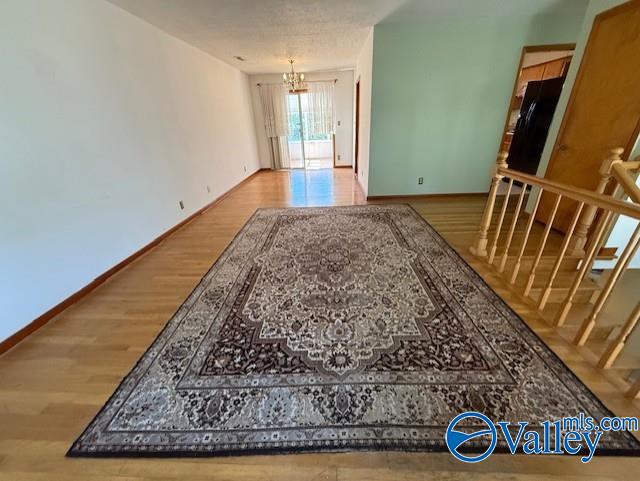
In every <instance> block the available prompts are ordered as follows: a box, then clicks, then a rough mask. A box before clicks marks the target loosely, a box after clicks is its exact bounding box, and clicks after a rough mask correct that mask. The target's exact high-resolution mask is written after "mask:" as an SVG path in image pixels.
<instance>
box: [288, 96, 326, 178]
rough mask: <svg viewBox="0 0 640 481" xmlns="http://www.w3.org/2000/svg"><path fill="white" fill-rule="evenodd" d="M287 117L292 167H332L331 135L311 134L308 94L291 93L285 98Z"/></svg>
mask: <svg viewBox="0 0 640 481" xmlns="http://www.w3.org/2000/svg"><path fill="white" fill-rule="evenodd" d="M287 114H288V117H289V137H288V139H287V140H288V144H289V158H290V160H291V168H292V169H330V168H332V167H333V135H331V134H313V135H309V132H311V129H310V121H311V118H312V112H311V106H310V102H309V94H307V93H306V92H299V93H291V94H289V96H288V98H287Z"/></svg>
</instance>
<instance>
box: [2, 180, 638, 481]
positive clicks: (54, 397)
mask: <svg viewBox="0 0 640 481" xmlns="http://www.w3.org/2000/svg"><path fill="white" fill-rule="evenodd" d="M398 201H402V200H401V199H400V200H394V202H398ZM407 201H408V202H409V203H411V204H412V205H413V206H414V207H415V208H416V209H417V210H418V212H420V214H421V215H423V216H424V217H425V218H426V219H427V220H429V222H431V223H432V225H433V226H434V227H435V228H436V229H437V230H438V231H439V232H440V233H441V234H442V235H443V236H444V237H445V238H446V239H447V240H448V241H449V242H450V243H451V244H452V245H453V247H454V248H456V249H457V250H458V251H459V252H460V253H461V254H462V255H463V256H464V257H465V258H466V259H467V261H469V262H470V263H471V264H472V265H473V266H474V267H475V268H476V269H477V270H479V271H480V273H481V274H482V275H483V276H484V277H485V278H486V279H487V280H488V282H489V283H490V284H492V285H493V286H494V288H496V291H497V292H498V293H499V294H500V295H501V296H502V297H503V298H504V299H505V300H506V301H507V302H508V303H509V304H510V305H511V306H512V307H513V308H514V309H516V310H517V311H518V312H519V313H520V314H521V315H522V317H523V318H524V319H525V320H526V321H527V322H528V323H529V325H530V326H531V327H532V328H533V329H534V330H535V331H536V332H537V333H538V334H539V335H540V336H541V337H542V338H543V339H544V340H545V341H546V342H547V343H548V344H549V345H550V347H551V348H552V349H553V350H554V351H555V352H556V353H557V354H559V355H560V357H561V358H562V359H563V360H564V361H565V362H566V363H567V364H568V365H569V366H570V368H571V369H572V370H573V371H574V372H575V373H576V374H577V375H578V376H579V377H580V378H581V379H582V380H583V381H584V382H585V383H586V384H587V385H588V386H589V387H590V388H591V389H592V390H593V391H594V392H595V393H596V394H597V395H598V396H599V397H600V398H601V399H602V400H603V401H604V402H605V403H606V404H607V406H608V407H609V408H610V409H612V410H614V411H615V412H616V413H617V414H626V415H631V414H633V415H636V416H637V415H638V414H639V413H640V403H638V401H628V400H625V399H624V397H623V396H622V395H621V394H620V391H619V390H618V389H616V387H615V386H614V385H613V384H611V382H609V380H608V379H607V377H606V376H605V375H603V374H602V373H601V372H600V371H598V370H596V369H594V368H592V367H591V365H590V364H589V363H588V362H587V361H586V360H585V358H584V357H583V355H582V353H581V351H580V350H579V349H576V348H574V347H573V346H571V345H569V344H568V343H567V342H566V341H564V340H563V339H562V338H561V337H560V336H558V335H557V333H555V331H554V330H553V329H552V328H550V327H549V326H547V325H546V324H545V323H544V322H543V321H542V320H541V319H540V318H539V317H538V316H537V314H536V313H535V312H534V311H533V310H532V309H531V308H530V307H529V306H527V305H524V304H523V303H520V302H519V301H518V300H517V298H516V297H515V295H514V294H513V293H512V292H511V291H509V290H508V289H505V288H503V287H500V286H501V285H502V283H501V282H500V281H498V279H497V277H495V276H494V275H492V274H491V273H490V272H489V271H488V270H487V269H486V268H484V267H482V265H481V264H479V263H477V262H475V261H474V260H473V259H472V258H471V257H470V255H468V254H467V248H468V246H469V245H470V243H471V239H472V237H473V235H474V234H475V232H476V230H477V226H478V221H479V219H480V215H481V212H482V207H483V202H484V199H483V198H481V197H477V196H476V197H464V196H460V197H450V198H449V197H448V198H434V199H430V200H415V199H407ZM365 202H366V201H365V198H364V196H363V194H362V192H361V190H360V188H359V187H358V185H357V183H356V182H355V180H354V177H353V173H352V171H351V170H350V169H336V170H323V171H313V172H309V173H308V174H305V173H304V172H291V173H288V172H261V173H259V174H258V175H256V176H255V177H254V178H253V179H251V180H250V181H249V182H247V183H245V184H244V185H243V186H241V187H240V188H239V189H237V190H235V191H234V192H233V193H232V194H230V195H229V196H227V197H226V198H225V199H224V200H223V201H222V202H220V203H219V204H218V205H216V206H215V207H213V208H211V209H210V210H208V211H206V212H205V213H204V214H202V215H201V216H199V217H198V218H196V219H195V220H193V221H192V222H191V223H189V224H188V225H186V226H185V227H183V228H182V229H180V230H178V231H177V232H176V233H174V234H173V235H172V236H170V237H169V238H168V239H166V240H165V241H164V242H162V243H161V244H160V245H158V246H157V247H156V248H154V249H153V250H152V251H150V252H148V253H147V254H145V255H144V256H143V257H141V258H140V259H138V260H137V261H136V262H134V263H133V264H131V265H130V266H129V267H127V268H125V269H124V270H122V271H121V272H119V273H118V274H116V275H115V276H114V277H112V278H111V279H109V280H108V281H107V282H106V283H105V284H103V285H102V286H101V287H99V288H98V289H96V290H95V291H94V292H93V293H91V294H90V295H89V296H87V297H86V298H84V299H83V300H81V301H80V302H78V303H77V304H76V305H74V306H72V307H71V308H69V309H67V310H66V311H64V312H63V313H61V314H60V315H58V316H57V317H56V318H55V319H53V320H52V321H51V322H50V323H49V324H48V325H46V326H45V327H43V328H42V329H40V330H39V331H38V332H36V333H35V334H33V335H31V336H30V337H29V338H27V339H26V340H25V341H23V342H22V343H20V344H18V345H17V346H16V347H15V348H13V349H12V350H10V351H8V352H7V353H5V354H4V355H3V356H1V357H0V481H143V480H149V481H151V480H154V481H168V480H174V479H184V480H189V481H204V480H212V479H215V480H275V481H286V480H295V481H302V480H351V481H356V480H371V481H374V480H394V481H401V480H426V479H440V480H442V479H444V480H457V479H460V480H462V479H464V480H493V479H498V480H514V479H519V480H543V479H544V480H548V479H573V480H577V479H594V480H595V479H598V480H603V479H630V478H631V476H633V475H632V474H631V473H633V472H634V471H635V470H638V469H640V458H637V459H634V458H611V457H597V456H596V458H594V459H593V460H592V461H591V462H590V463H589V464H587V465H584V464H582V463H581V462H580V461H579V459H577V458H575V457H570V456H555V457H540V456H533V457H528V456H524V455H519V456H510V455H500V454H494V455H492V456H491V457H490V458H489V459H487V460H486V461H484V462H482V463H478V464H475V465H474V464H472V465H469V464H463V463H461V462H459V461H456V460H455V459H454V458H453V457H452V456H451V455H449V454H448V453H438V454H427V453H416V454H403V453H390V452H389V453H387V452H379V453H375V452H373V453H344V454H301V455H281V456H251V457H223V458H207V459H67V458H65V457H64V454H65V452H66V450H67V449H68V447H69V445H70V444H71V442H72V441H73V440H74V439H75V438H76V437H77V436H78V435H79V434H80V432H81V431H82V430H83V429H84V427H85V426H86V425H87V423H88V422H89V420H90V419H91V418H92V417H93V416H94V415H95V413H96V412H97V411H98V410H99V409H100V407H101V406H102V405H103V403H104V402H105V401H106V399H107V398H108V397H109V396H110V395H111V393H112V392H113V390H114V389H115V387H116V386H117V384H118V383H119V381H120V380H121V379H122V377H123V376H125V375H126V374H127V372H128V371H129V369H130V368H131V367H132V366H133V364H134V363H135V362H136V360H137V359H138V358H139V357H140V355H141V354H142V353H143V352H144V351H145V350H146V348H147V347H148V346H149V344H150V343H151V342H152V340H153V339H154V337H155V336H156V334H157V333H158V332H159V331H160V329H161V328H162V327H163V325H164V324H165V323H166V321H167V320H168V319H169V317H171V315H172V314H173V312H174V311H175V310H176V308H177V307H178V306H179V305H180V304H181V302H182V301H183V300H184V298H185V297H186V296H187V295H188V294H189V292H190V291H191V289H192V288H193V287H194V286H195V284H196V283H197V282H198V281H199V279H200V277H201V276H202V275H203V274H204V273H205V272H206V270H207V269H208V268H209V266H210V265H211V264H212V263H213V262H214V261H215V260H216V258H217V257H218V256H219V255H220V253H221V252H222V250H223V249H224V248H225V247H226V246H227V244H229V242H230V241H231V240H232V238H233V236H234V235H235V233H236V232H237V231H238V230H239V229H240V228H241V227H242V225H243V224H244V223H245V221H246V220H247V219H248V218H249V216H250V215H251V214H252V213H253V211H254V210H255V209H256V208H259V207H288V206H292V207H297V206H319V205H348V204H362V203H365ZM543 388H544V387H543V386H541V389H543Z"/></svg>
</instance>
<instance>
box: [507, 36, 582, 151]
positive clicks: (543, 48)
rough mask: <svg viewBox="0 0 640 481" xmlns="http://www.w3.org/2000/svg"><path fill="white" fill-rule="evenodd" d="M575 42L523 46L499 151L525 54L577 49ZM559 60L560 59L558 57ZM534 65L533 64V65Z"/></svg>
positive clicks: (516, 90)
mask: <svg viewBox="0 0 640 481" xmlns="http://www.w3.org/2000/svg"><path fill="white" fill-rule="evenodd" d="M575 48H576V44H575V43H552V44H548V45H525V46H524V47H522V51H521V52H520V61H519V62H518V68H517V70H516V76H515V78H514V79H513V87H512V89H511V96H510V97H509V105H508V106H507V115H506V116H505V119H504V125H503V127H502V134H501V135H500V145H499V146H498V153H499V152H500V151H501V150H502V141H503V140H504V136H505V134H506V133H507V128H508V127H509V118H510V116H511V110H512V109H511V106H512V105H513V99H514V98H515V96H516V93H517V92H518V81H519V80H520V72H521V71H522V68H523V67H522V65H523V63H524V56H525V55H526V54H528V53H535V52H553V51H562V50H575ZM556 60H558V59H556ZM532 67H533V65H532Z"/></svg>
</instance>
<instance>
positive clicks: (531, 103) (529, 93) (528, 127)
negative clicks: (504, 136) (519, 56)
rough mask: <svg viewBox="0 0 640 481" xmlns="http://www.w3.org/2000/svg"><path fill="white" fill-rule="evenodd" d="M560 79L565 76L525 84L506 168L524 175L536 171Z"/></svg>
mask: <svg viewBox="0 0 640 481" xmlns="http://www.w3.org/2000/svg"><path fill="white" fill-rule="evenodd" d="M564 80H565V77H555V78H552V79H548V80H534V81H531V82H529V83H528V84H527V89H526V91H525V94H524V97H523V99H522V106H521V107H520V117H519V118H518V121H517V122H516V126H515V128H514V131H513V139H512V140H511V147H510V148H509V157H508V158H507V163H508V164H509V168H510V169H514V170H519V171H521V172H525V173H527V174H535V173H536V171H537V170H538V164H539V163H540V157H541V156H542V150H543V149H544V143H545V141H546V140H547V134H548V133H549V126H550V125H551V120H552V119H553V113H554V112H555V110H556V105H557V104H558V99H559V98H560V92H562V85H563V84H564Z"/></svg>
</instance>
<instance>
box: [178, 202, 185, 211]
mask: <svg viewBox="0 0 640 481" xmlns="http://www.w3.org/2000/svg"><path fill="white" fill-rule="evenodd" d="M179 204H180V210H184V202H182V201H180V202H179Z"/></svg>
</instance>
